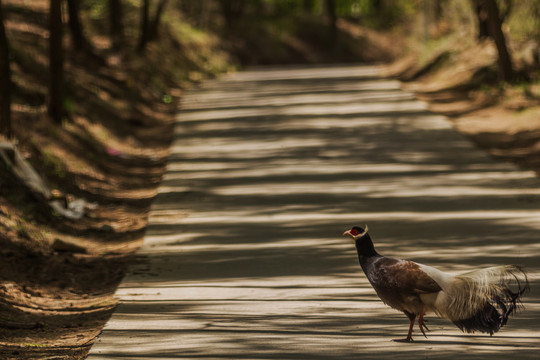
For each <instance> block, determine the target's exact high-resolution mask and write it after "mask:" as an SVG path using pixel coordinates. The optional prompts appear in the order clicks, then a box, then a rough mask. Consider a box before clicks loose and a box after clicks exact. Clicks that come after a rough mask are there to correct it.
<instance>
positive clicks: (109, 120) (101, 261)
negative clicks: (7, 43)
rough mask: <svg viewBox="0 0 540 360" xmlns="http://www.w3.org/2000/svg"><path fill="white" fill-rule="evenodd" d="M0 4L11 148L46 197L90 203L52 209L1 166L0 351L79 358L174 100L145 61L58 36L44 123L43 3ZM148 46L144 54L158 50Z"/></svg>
mask: <svg viewBox="0 0 540 360" xmlns="http://www.w3.org/2000/svg"><path fill="white" fill-rule="evenodd" d="M2 6H5V9H7V11H6V13H7V14H8V16H7V18H6V19H5V20H6V27H7V29H8V35H9V36H10V39H11V40H12V41H13V42H14V43H16V44H17V46H16V47H14V48H13V49H14V51H13V54H12V55H13V62H12V72H13V78H12V81H13V82H14V83H15V87H14V94H13V105H12V110H13V115H12V116H13V128H14V129H13V131H14V133H15V138H16V139H17V142H16V146H17V148H18V150H19V151H20V152H21V154H22V155H23V157H24V158H25V159H26V160H28V161H29V162H30V163H31V164H32V166H33V167H34V168H35V169H36V170H37V172H38V173H39V174H40V176H41V177H42V179H43V180H44V181H45V183H46V184H47V185H48V187H49V188H50V189H51V190H52V193H53V195H54V197H55V198H57V199H58V200H60V201H62V202H63V203H69V202H71V201H73V200H76V199H84V200H85V201H86V202H87V203H88V205H89V206H88V207H87V209H86V213H85V216H84V217H83V218H82V219H80V220H70V219H67V218H63V217H62V216H60V215H58V214H57V213H55V212H54V211H52V210H51V208H50V207H49V205H48V203H47V201H45V199H43V198H42V197H40V196H39V195H37V194H35V193H33V192H32V191H30V190H29V189H28V188H27V187H25V186H24V185H22V184H21V182H20V180H18V179H17V178H15V176H14V175H13V174H12V173H11V172H10V171H9V169H8V168H6V167H5V166H4V165H3V163H2V165H1V166H0V259H1V260H0V358H1V359H83V358H85V355H86V353H87V352H88V350H89V347H90V346H91V344H92V343H93V341H94V339H95V338H96V336H97V335H98V334H99V332H100V331H101V329H102V327H103V326H104V324H105V323H106V321H107V319H108V318H109V316H110V314H111V312H112V311H113V309H114V307H115V305H116V300H115V299H114V298H113V293H114V291H115V289H116V287H117V285H118V283H119V282H120V280H121V279H122V277H123V275H124V273H125V269H126V266H127V265H128V264H129V263H131V262H133V261H138V260H137V258H135V257H134V256H133V253H134V251H135V250H136V249H137V248H138V246H139V245H140V243H141V242H142V238H143V236H144V233H145V228H146V223H147V216H148V211H149V207H150V204H151V202H152V198H153V197H154V195H155V194H156V191H157V186H158V184H159V182H160V179H161V175H162V174H163V171H164V168H165V164H166V158H167V154H168V144H169V142H170V138H171V129H172V123H173V116H174V113H175V110H176V107H177V99H178V97H177V96H176V93H175V92H174V91H175V90H174V89H171V88H168V86H169V84H167V78H166V76H163V74H160V73H159V72H156V71H155V69H156V66H154V65H152V64H151V63H145V62H144V61H141V59H140V58H137V57H136V56H130V58H129V59H128V58H127V57H126V56H125V54H123V53H122V52H117V53H114V52H109V51H107V50H106V49H107V47H106V46H104V45H103V44H102V43H101V42H102V39H101V38H100V37H99V36H97V34H96V37H95V38H93V39H92V42H93V44H94V45H95V48H94V49H93V52H92V54H89V53H84V54H80V53H76V52H73V51H71V49H70V44H69V42H68V38H66V42H65V46H66V48H67V49H68V51H67V56H66V64H65V67H66V74H67V75H66V94H67V95H66V101H65V106H66V107H68V110H69V114H70V115H69V117H67V118H66V119H65V121H64V123H63V124H62V125H57V124H53V123H51V122H50V120H49V119H48V117H47V115H46V108H45V105H44V104H45V99H46V89H47V87H46V77H45V76H43V74H46V73H47V69H46V68H45V65H46V51H47V45H46V44H47V36H46V34H47V31H46V26H47V16H46V12H47V11H48V8H47V2H46V1H42V0H31V1H25V2H24V4H21V3H20V2H18V1H5V2H3V3H2ZM130 46H131V44H130ZM128 51H131V50H128ZM156 51H159V49H158V50H156V49H155V48H152V47H151V48H150V49H149V53H148V54H147V55H148V58H157V59H159V58H160V56H159V53H158V54H156V53H155V52H156ZM164 91H167V94H169V95H172V96H169V97H168V98H167V101H163V92H164ZM176 91H178V90H176Z"/></svg>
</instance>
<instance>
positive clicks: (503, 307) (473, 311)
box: [432, 265, 528, 333]
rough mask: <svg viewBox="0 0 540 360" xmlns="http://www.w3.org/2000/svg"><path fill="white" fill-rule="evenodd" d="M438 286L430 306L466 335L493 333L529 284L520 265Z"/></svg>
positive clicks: (478, 272) (488, 270) (467, 275)
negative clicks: (466, 333)
mask: <svg viewBox="0 0 540 360" xmlns="http://www.w3.org/2000/svg"><path fill="white" fill-rule="evenodd" d="M441 287H442V291H441V292H439V293H438V294H437V296H436V299H435V301H434V303H433V304H432V307H433V310H434V311H435V312H436V313H437V314H438V315H439V316H441V317H444V318H447V319H449V320H451V321H453V322H454V323H455V324H456V325H457V326H458V327H460V328H461V329H462V330H464V331H467V332H472V331H474V330H479V331H484V332H489V333H493V332H496V331H497V330H499V328H500V327H501V326H503V325H504V324H505V323H506V320H507V319H508V316H509V315H510V314H512V313H513V312H515V310H516V307H517V305H518V304H519V301H520V298H521V296H522V295H523V293H524V292H525V290H527V289H528V281H527V275H526V274H525V272H524V271H523V270H522V269H521V268H520V267H519V266H515V265H504V266H494V267H490V268H486V269H482V270H476V271H472V272H469V273H465V274H462V275H458V276H454V277H453V278H452V280H451V281H447V282H446V284H444V286H441Z"/></svg>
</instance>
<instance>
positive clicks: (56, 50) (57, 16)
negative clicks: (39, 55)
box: [48, 0, 64, 124]
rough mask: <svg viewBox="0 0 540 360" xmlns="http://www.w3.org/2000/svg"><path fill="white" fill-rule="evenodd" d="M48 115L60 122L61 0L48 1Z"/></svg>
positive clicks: (62, 113) (62, 60) (61, 110)
mask: <svg viewBox="0 0 540 360" xmlns="http://www.w3.org/2000/svg"><path fill="white" fill-rule="evenodd" d="M49 4H50V5H49V31H50V35H49V70H50V74H49V104H48V113H49V116H50V117H51V118H52V119H53V120H54V122H56V123H57V124H61V123H62V116H63V115H64V109H63V100H64V96H63V81H64V76H63V67H64V53H63V49H62V0H50V3H49Z"/></svg>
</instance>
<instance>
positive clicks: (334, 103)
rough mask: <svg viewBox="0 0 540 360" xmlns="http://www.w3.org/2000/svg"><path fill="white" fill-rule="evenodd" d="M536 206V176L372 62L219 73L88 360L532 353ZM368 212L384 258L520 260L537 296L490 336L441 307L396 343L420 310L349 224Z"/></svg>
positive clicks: (462, 264)
mask: <svg viewBox="0 0 540 360" xmlns="http://www.w3.org/2000/svg"><path fill="white" fill-rule="evenodd" d="M539 204H540V183H539V182H538V181H537V179H536V178H535V176H534V174H532V173H528V172H521V171H517V170H516V169H514V168H513V167H512V166H510V165H505V164H497V163H495V162H493V161H492V160H490V159H488V158H487V157H486V156H485V155H484V154H483V153H481V152H479V151H478V150H476V149H474V148H473V147H472V145H471V144H470V143H469V142H468V141H467V140H466V139H464V138H463V137H461V136H460V135H459V134H457V133H456V132H455V131H453V129H451V127H450V125H449V124H448V123H447V122H446V120H444V119H443V118H441V117H438V116H434V115H432V114H430V113H429V112H428V111H426V110H425V107H424V105H423V104H422V103H418V102H415V101H413V100H412V97H411V96H410V94H407V93H405V92H402V91H401V90H400V89H399V84H398V83H397V82H395V81H391V80H377V79H376V78H375V73H374V70H373V68H365V67H343V68H339V67H333V68H330V69H320V68H313V69H307V70H301V69H296V70H284V71H282V70H277V69H276V70H270V71H266V72H247V73H242V74H238V75H235V76H232V77H231V78H230V79H226V80H224V81H216V82H215V83H207V84H205V86H203V87H202V88H201V89H199V90H198V91H194V92H193V93H191V94H190V95H189V96H188V97H186V99H185V101H184V104H183V111H182V112H181V114H180V116H179V119H178V123H177V126H176V131H175V141H174V143H173V146H172V153H171V156H170V163H169V165H168V172H167V175H166V176H165V178H164V180H163V183H162V186H161V188H160V192H159V195H158V196H157V198H156V200H155V203H154V206H153V209H152V213H151V218H150V223H149V226H148V232H147V237H146V242H145V245H144V246H143V248H142V249H141V254H142V255H144V258H143V259H141V261H139V262H138V264H137V265H135V266H134V267H133V269H132V272H131V275H130V276H128V278H127V279H126V281H124V283H123V285H122V286H121V289H120V290H119V295H120V296H121V298H122V300H123V301H122V304H121V305H120V306H119V308H118V310H117V312H116V314H115V316H114V317H113V320H112V321H111V323H110V324H109V325H108V327H107V329H106V331H105V335H106V336H105V337H104V339H103V340H102V341H101V342H98V344H97V345H96V351H95V355H93V356H95V357H93V358H96V359H99V358H100V357H99V356H101V355H100V354H103V356H106V358H115V357H118V358H123V357H126V356H127V357H129V358H134V359H136V358H145V359H151V358H160V359H166V358H170V359H179V358H237V359H243V358H246V359H247V358H249V359H270V358H273V359H277V358H279V359H328V358H343V359H353V358H357V357H358V354H363V355H369V358H372V359H377V358H381V359H382V358H388V357H394V356H400V357H405V358H408V357H418V356H420V357H422V356H424V357H425V356H429V357H430V358H431V357H433V358H454V357H456V356H459V357H461V358H472V357H478V356H485V357H488V356H489V357H491V358H505V359H506V358H508V357H509V356H510V355H513V354H515V353H516V352H519V353H520V357H521V358H527V357H529V356H530V357H531V358H532V357H533V355H534V356H536V354H537V353H538V351H539V350H540V345H539V340H540V339H539V336H538V330H539V328H538V324H536V320H535V319H537V318H538V315H539V311H540V306H539V305H538V301H539V296H540V293H539V291H538V290H536V289H537V288H538V286H537V285H538V280H539V279H540V276H539V275H540V273H539V268H538V257H539V255H540V245H539V244H538V241H537V234H538V231H539V230H540V223H539V222H538V220H537V219H538V218H539V216H540V211H539V210H538V205H539ZM364 223H368V224H369V228H370V232H371V234H372V237H373V238H374V241H375V243H376V246H377V248H378V250H379V251H380V252H381V253H383V254H385V255H388V256H394V257H401V258H408V259H414V260H416V261H419V262H422V263H425V264H428V265H432V266H436V267H438V268H440V269H441V270H445V271H449V272H460V271H465V270H468V269H473V268H479V267H484V266H489V265H492V264H505V263H518V264H522V265H524V266H526V267H527V268H528V269H529V272H530V275H531V281H532V289H533V290H532V292H531V294H530V295H529V297H528V298H527V299H526V303H525V305H526V310H525V311H524V312H523V313H522V314H520V315H519V316H518V317H516V318H515V319H511V320H510V322H509V325H508V327H506V328H504V329H503V330H502V332H501V333H500V335H498V336H494V337H489V336H474V335H462V334H460V333H459V331H458V330H457V329H455V328H454V327H453V325H452V324H450V323H449V322H448V321H445V320H440V319H435V318H430V324H431V325H432V326H431V328H432V333H431V334H430V335H429V339H427V340H426V339H421V338H420V337H419V336H418V335H417V336H416V340H417V341H416V342H415V343H413V344H406V345H403V344H398V343H393V342H391V341H390V340H391V339H392V338H399V337H403V336H404V335H405V331H406V327H407V323H408V321H407V320H406V318H405V316H403V315H402V314H399V313H397V312H395V311H394V310H391V309H389V308H386V307H385V306H384V304H382V302H380V301H379V300H378V299H377V298H376V296H375V294H374V291H373V290H372V289H371V288H370V286H369V284H368V282H367V280H366V279H365V277H364V276H363V274H362V273H361V269H360V267H359V266H358V264H357V260H356V254H355V251H354V246H353V244H352V243H351V242H350V241H348V240H347V239H345V238H342V237H341V236H340V234H341V233H342V232H343V231H344V230H346V229H348V228H350V226H351V225H355V224H358V225H363V224H364ZM126 338H129V339H132V340H127V341H130V342H129V344H128V343H126ZM143 339H144V340H143ZM128 349H133V351H130V350H128ZM126 351H127V352H126ZM126 354H128V355H126Z"/></svg>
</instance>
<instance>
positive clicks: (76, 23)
mask: <svg viewBox="0 0 540 360" xmlns="http://www.w3.org/2000/svg"><path fill="white" fill-rule="evenodd" d="M79 2H80V0H67V4H68V15H69V22H68V24H69V29H70V31H71V43H72V44H73V48H74V49H75V50H84V51H90V43H89V42H88V40H87V39H86V38H85V37H84V33H83V30H82V25H81V19H80V17H79Z"/></svg>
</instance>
